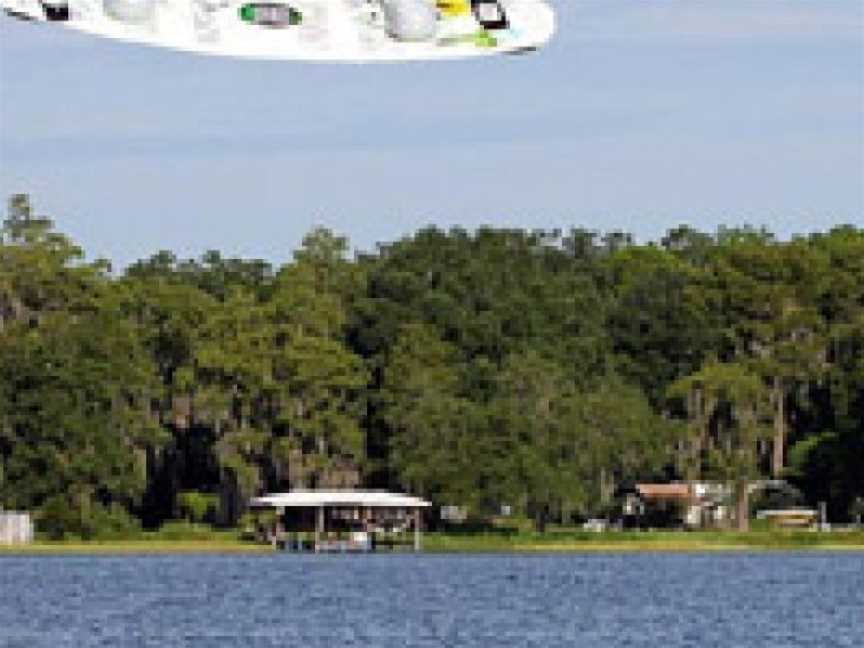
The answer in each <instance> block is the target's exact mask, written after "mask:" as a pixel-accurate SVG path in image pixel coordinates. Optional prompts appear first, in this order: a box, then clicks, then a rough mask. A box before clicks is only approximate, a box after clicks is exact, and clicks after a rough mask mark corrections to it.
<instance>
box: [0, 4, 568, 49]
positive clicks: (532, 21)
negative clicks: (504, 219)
mask: <svg viewBox="0 0 864 648" xmlns="http://www.w3.org/2000/svg"><path fill="white" fill-rule="evenodd" d="M0 3H2V6H3V8H4V9H5V10H6V11H7V13H9V14H10V15H13V16H15V17H18V18H23V19H28V20H34V21H40V22H47V23H50V24H51V25H52V26H61V27H64V28H69V29H76V30H79V31H83V32H88V33H91V34H96V35H98V36H104V37H108V38H115V39H121V40H126V41H132V42H137V43H145V44H148V45H155V46H162V47H170V48H174V49H180V50H186V51H191V52H198V53H201V54H212V55H222V56H231V57H239V58H254V59H277V60H278V59H283V60H306V61H344V62H373V61H408V60H434V59H453V58H461V57H476V56H486V55H493V54H507V53H510V54H513V53H523V52H529V51H533V50H535V49H537V48H539V47H541V46H543V45H544V44H545V43H546V42H547V41H548V40H549V39H550V38H551V37H552V35H553V34H554V32H555V14H554V12H553V11H552V9H551V7H550V6H549V5H548V4H546V2H545V1H544V0H497V1H496V0H285V1H284V2H283V1H282V0H265V1H262V2H249V1H246V0H0ZM418 3H420V4H418ZM424 3H425V6H424ZM406 9H407V13H406ZM400 12H401V13H400ZM430 12H431V16H432V18H431V26H430V18H429V16H430ZM406 16H407V18H406ZM400 21H401V22H400ZM400 32H401V35H400Z"/></svg>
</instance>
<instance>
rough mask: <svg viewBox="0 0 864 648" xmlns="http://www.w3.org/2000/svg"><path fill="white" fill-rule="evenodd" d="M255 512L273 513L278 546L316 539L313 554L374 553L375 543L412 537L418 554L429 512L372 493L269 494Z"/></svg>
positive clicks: (401, 497)
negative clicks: (303, 536)
mask: <svg viewBox="0 0 864 648" xmlns="http://www.w3.org/2000/svg"><path fill="white" fill-rule="evenodd" d="M249 504H250V507H251V508H252V509H253V511H254V510H256V509H257V510H261V509H274V510H275V511H276V514H277V524H276V528H274V529H273V530H272V533H271V535H270V540H271V542H273V543H274V544H286V543H287V545H288V546H290V545H291V543H290V540H291V539H292V538H293V539H294V540H295V542H296V544H295V545H294V546H295V547H297V548H302V547H303V545H302V544H301V543H300V542H299V541H297V540H296V539H297V538H298V537H300V535H301V534H304V533H307V532H308V533H312V534H314V535H313V538H314V539H313V543H312V549H313V550H314V551H315V552H316V553H318V552H322V551H371V550H372V549H373V548H374V547H375V545H376V538H378V537H381V536H392V535H401V534H404V533H408V532H413V548H414V550H415V551H420V548H421V535H422V529H423V516H422V511H423V509H425V508H428V507H430V506H431V502H428V501H426V500H424V499H421V498H419V497H414V496H412V495H406V494H404V493H391V492H386V491H373V490H294V491H290V492H287V493H268V494H267V495H262V496H261V497H254V498H252V499H251V500H250V502H249Z"/></svg>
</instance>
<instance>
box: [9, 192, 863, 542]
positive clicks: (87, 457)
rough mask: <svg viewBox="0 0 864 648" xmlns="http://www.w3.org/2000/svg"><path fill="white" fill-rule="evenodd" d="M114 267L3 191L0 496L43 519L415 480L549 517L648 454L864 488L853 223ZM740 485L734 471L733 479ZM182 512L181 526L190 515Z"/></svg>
mask: <svg viewBox="0 0 864 648" xmlns="http://www.w3.org/2000/svg"><path fill="white" fill-rule="evenodd" d="M348 252H349V244H348V241H347V240H346V239H344V238H343V237H340V236H338V235H336V234H334V233H332V232H330V231H328V230H326V229H316V230H314V231H312V232H310V233H309V234H308V235H307V236H306V238H305V239H304V240H303V243H302V245H301V247H300V249H299V250H297V251H296V252H295V254H294V256H293V259H292V260H291V261H290V262H288V263H285V264H283V265H281V266H280V267H273V266H271V265H270V264H268V263H266V262H264V261H260V260H254V259H253V260H244V259H235V258H226V257H223V256H222V255H221V254H220V253H219V252H217V251H210V252H207V253H205V254H204V255H203V256H202V257H201V258H199V259H185V260H184V259H178V258H177V257H176V256H175V255H174V254H173V253H171V252H167V251H162V252H159V253H157V254H156V255H154V256H152V257H150V258H149V259H146V260H143V261H140V262H138V263H135V264H133V265H132V266H130V267H129V268H127V269H126V271H125V272H124V273H123V274H122V275H121V276H117V277H115V276H112V275H111V274H110V273H109V272H108V267H107V264H106V263H104V262H93V263H90V262H87V261H85V258H84V255H83V251H82V250H81V249H80V248H79V247H77V246H76V245H75V244H74V243H73V242H72V241H70V240H69V239H68V238H67V237H66V236H64V235H63V234H61V233H58V232H56V231H55V230H54V224H53V222H52V220H51V219H50V218H48V217H46V216H41V215H37V214H36V213H35V212H34V210H33V208H32V206H31V204H30V201H29V198H28V197H27V196H24V195H15V196H12V197H11V199H10V202H9V207H8V213H7V218H6V220H5V222H4V227H3V229H2V231H0V506H4V507H8V508H13V507H14V508H23V509H29V510H33V511H34V512H35V513H36V515H37V519H38V524H39V529H40V531H41V532H42V533H45V534H46V535H48V536H51V537H62V536H64V535H70V534H71V535H75V536H79V537H104V536H111V535H116V536H122V535H124V534H133V535H134V534H135V533H139V531H138V526H137V524H138V521H139V520H140V521H141V522H142V523H143V524H144V526H145V527H147V528H157V527H159V526H160V525H161V524H162V523H163V522H165V521H166V520H169V519H171V518H172V517H173V516H175V515H176V514H177V513H178V510H179V511H180V512H182V514H183V515H185V516H186V517H187V522H186V523H182V525H181V524H180V523H177V524H175V523H170V524H169V525H168V526H167V528H165V529H164V530H163V531H162V532H161V533H163V534H167V535H168V536H171V535H172V534H174V535H178V537H179V536H183V537H187V536H188V534H190V533H191V534H192V535H195V534H198V533H203V534H205V535H206V534H208V533H216V532H215V531H211V530H209V528H205V529H203V530H201V529H199V528H198V527H197V526H195V525H192V524H190V522H191V523H195V524H196V525H197V524H198V523H200V522H201V521H204V520H206V521H207V522H212V523H214V524H218V525H222V526H231V525H233V524H235V523H236V522H237V521H238V520H239V519H241V517H242V516H243V515H244V514H245V513H246V509H247V505H246V503H247V501H248V498H249V496H251V495H254V494H257V493H258V492H260V491H265V490H268V491H271V490H287V489H291V488H298V487H330V488H339V487H344V488H348V487H354V486H363V485H365V486H370V487H381V488H404V489H407V490H410V491H414V492H417V493H418V494H422V495H425V496H428V497H430V498H431V499H433V500H434V502H435V503H436V504H456V505H460V506H463V507H465V508H467V509H468V511H469V514H470V516H471V517H472V519H475V520H477V519H484V518H489V517H490V516H493V515H495V514H497V513H498V512H499V511H500V509H501V506H502V505H505V504H506V505H508V506H509V507H510V508H511V510H512V512H513V515H514V516H516V517H518V518H519V519H526V520H527V519H530V520H531V522H532V524H533V525H534V527H535V528H537V529H543V528H545V527H547V526H548V525H555V524H561V523H565V524H566V523H570V522H573V521H576V520H579V519H581V518H582V517H585V516H593V515H599V514H606V513H609V512H612V511H614V510H616V506H617V502H618V498H619V496H620V493H621V490H622V489H623V488H627V487H629V486H631V485H632V484H633V483H634V482H636V481H640V480H666V479H670V478H673V479H689V478H697V477H706V478H716V479H723V480H730V481H734V482H736V483H738V484H739V485H740V484H743V483H746V482H747V481H749V480H752V479H755V478H758V477H760V476H766V475H768V474H772V475H774V476H783V477H785V478H787V479H789V480H791V481H792V482H793V483H794V485H795V486H796V487H798V488H799V489H800V491H801V492H802V493H803V498H804V499H805V500H806V502H807V503H808V504H810V505H814V504H816V503H817V502H819V501H826V502H828V508H829V514H830V515H831V516H832V517H834V518H836V519H847V518H849V517H850V516H854V515H856V514H857V513H856V512H857V511H858V510H859V509H858V508H856V504H855V503H856V502H857V501H858V500H857V499H856V498H861V497H864V471H861V458H862V457H864V232H862V231H861V230H859V229H856V228H853V227H841V228H837V229H835V230H833V231H831V232H828V233H824V234H816V235H812V236H810V237H807V238H797V239H794V240H792V241H788V242H780V241H777V240H776V239H775V238H774V237H773V236H772V235H771V234H770V233H769V232H765V231H762V230H756V229H752V228H739V229H723V230H721V231H719V232H717V233H716V234H707V233H703V232H698V231H696V230H694V229H692V228H690V227H687V226H681V227H678V228H676V229H674V230H671V231H670V232H669V233H668V234H667V235H666V236H665V237H663V239H662V241H661V242H660V244H657V245H655V244H647V245H637V244H635V243H634V241H633V239H632V237H631V236H630V235H629V234H627V233H625V232H610V233H606V234H601V233H597V232H590V231H586V230H580V229H574V230H571V231H569V232H567V233H566V234H562V233H561V232H542V231H533V232H527V231H523V230H517V229H506V230H504V229H492V228H481V229H480V230H478V231H476V232H467V231H465V230H462V229H453V230H450V231H443V230H439V229H435V228H429V229H424V230H421V231H419V232H417V233H416V234H415V235H413V236H410V237H406V238H404V239H401V240H398V241H395V242H392V243H388V244H382V245H380V246H379V247H378V248H377V249H376V250H375V251H374V252H373V253H369V254H365V255H360V256H358V257H357V258H354V259H351V258H349V254H348ZM740 492H741V490H740V488H739V493H740ZM190 529H191V530H190Z"/></svg>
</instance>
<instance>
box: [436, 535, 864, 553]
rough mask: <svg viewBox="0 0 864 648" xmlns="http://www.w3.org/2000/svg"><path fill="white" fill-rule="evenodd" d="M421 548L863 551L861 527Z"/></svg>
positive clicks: (507, 538)
mask: <svg viewBox="0 0 864 648" xmlns="http://www.w3.org/2000/svg"><path fill="white" fill-rule="evenodd" d="M424 548H425V549H426V550H427V551H433V552H498V551H516V552H532V551H533V552H543V551H565V552H566V551H574V552H579V551H583V552H591V551H741V550H848V551H864V532H861V531H856V532H849V533H845V532H844V533H840V532H832V533H817V532H811V531H752V532H750V533H736V532H683V531H648V532H608V533H592V532H582V531H569V532H550V533H545V534H539V533H524V532H523V533H517V534H511V535H507V534H500V533H485V534H484V533H474V534H447V533H429V534H426V536H425V538H424Z"/></svg>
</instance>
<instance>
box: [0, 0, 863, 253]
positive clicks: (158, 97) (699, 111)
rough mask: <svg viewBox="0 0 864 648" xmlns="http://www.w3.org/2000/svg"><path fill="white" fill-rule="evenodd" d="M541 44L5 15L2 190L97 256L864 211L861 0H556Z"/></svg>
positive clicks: (802, 220)
mask: <svg viewBox="0 0 864 648" xmlns="http://www.w3.org/2000/svg"><path fill="white" fill-rule="evenodd" d="M556 6H557V8H558V10H559V17H560V26H559V33H558V35H557V37H556V38H555V40H554V41H553V42H552V44H550V46H549V47H548V48H546V49H545V50H543V51H541V52H540V53H538V54H535V55H532V56H525V57H517V58H490V59H485V60H477V61H468V62H455V63H426V64H407V65H406V64H398V65H384V66H381V65H373V66H339V65H335V66H334V65H320V64H319V65H309V64H297V63H284V62H281V63H271V62H245V61H235V60H228V59H220V58H207V57H200V56H195V55H190V54H182V53H175V52H171V51H168V50H160V49H153V48H148V47H144V46H138V45H128V44H122V43H115V42H111V41H106V40H102V39H97V38H95V37H90V36H86V35H82V34H78V33H75V32H71V31H68V30H63V29H59V28H53V27H51V26H47V25H34V24H26V23H21V22H18V21H15V20H12V19H9V18H6V17H5V16H4V17H2V18H0V193H2V195H3V196H4V197H6V196H8V194H10V193H11V192H18V191H24V192H29V193H30V194H31V195H32V196H33V199H34V201H35V203H36V205H37V207H38V208H39V211H41V212H45V213H48V214H50V215H51V216H53V217H54V218H55V219H56V220H57V221H58V226H59V228H60V229H61V230H62V231H64V232H67V233H69V234H71V235H72V236H73V237H74V238H75V239H76V240H78V241H79V242H80V243H82V244H83V245H84V246H85V247H86V249H87V251H88V254H89V256H90V257H93V256H106V257H108V258H111V259H113V260H114V261H115V262H117V263H118V264H119V265H123V264H126V263H129V262H130V261H133V260H135V259H137V258H140V257H142V256H145V255H149V254H150V253H152V252H155V251H156V250H158V249H171V250H174V251H176V252H178V253H179V254H180V255H182V256H190V255H198V254H200V253H201V252H203V251H204V250H206V249H208V248H217V249H220V250H222V251H223V252H225V253H226V254H232V255H243V256H254V257H262V258H266V259H269V260H271V261H276V262H280V261H283V260H285V259H287V258H289V257H290V252H291V250H292V249H293V248H294V247H295V246H296V245H297V244H298V242H299V241H300V239H301V238H302V236H303V234H304V233H305V232H307V231H308V230H309V229H311V228H312V227H314V226H315V225H326V226H328V227H331V228H333V229H335V230H336V231H338V232H340V233H343V234H346V235H347V236H349V237H350V239H351V241H352V243H353V244H354V245H355V246H356V247H358V248H361V249H369V248H371V247H372V246H374V244H375V242H376V241H387V240H393V239H395V238H398V237H400V236H403V235H405V234H408V233H410V232H412V231H414V230H415V229H417V228H419V227H421V226H423V225H426V224H430V223H434V224H437V225H440V226H449V225H462V226H465V227H469V228H473V227H476V226H479V225H482V224H490V225H496V226H520V227H529V228H534V227H545V228H550V227H569V226H571V225H579V226H584V227H589V228H593V229H600V230H608V229H615V228H621V229H626V230H628V231H630V232H633V233H634V234H636V235H637V237H638V238H639V239H640V240H646V239H656V238H659V237H660V236H662V234H663V233H664V231H665V230H666V229H668V228H669V227H672V226H674V225H676V224H679V223H688V224H691V225H693V226H695V227H698V228H701V229H705V230H711V231H713V230H714V228H715V227H716V226H717V225H718V224H720V223H725V224H741V223H745V222H746V223H753V224H759V225H763V224H764V225H766V226H768V227H769V228H771V229H772V230H773V231H775V232H776V233H777V234H779V235H781V236H783V237H787V236H789V235H791V234H793V233H800V232H808V231H813V230H820V229H825V228H829V227H831V226H832V225H835V224H839V223H853V224H856V225H858V226H864V180H862V176H864V109H862V106H864V37H862V30H864V16H862V13H864V8H862V7H864V4H862V2H861V1H860V0H699V1H696V0H584V1H582V2H566V0H558V1H557V2H556Z"/></svg>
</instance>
